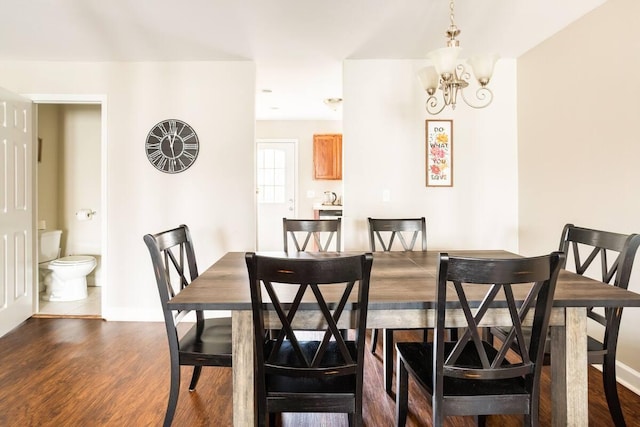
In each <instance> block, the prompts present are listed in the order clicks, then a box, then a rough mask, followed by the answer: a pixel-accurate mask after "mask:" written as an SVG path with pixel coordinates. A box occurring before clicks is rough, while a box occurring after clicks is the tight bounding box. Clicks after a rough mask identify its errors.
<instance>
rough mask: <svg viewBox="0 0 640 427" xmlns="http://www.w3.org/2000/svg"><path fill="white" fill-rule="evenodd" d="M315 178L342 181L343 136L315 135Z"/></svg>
mask: <svg viewBox="0 0 640 427" xmlns="http://www.w3.org/2000/svg"><path fill="white" fill-rule="evenodd" d="M313 178H314V179H342V135H341V134H324V135H313Z"/></svg>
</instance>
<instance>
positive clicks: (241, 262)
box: [168, 250, 640, 427]
mask: <svg viewBox="0 0 640 427" xmlns="http://www.w3.org/2000/svg"><path fill="white" fill-rule="evenodd" d="M441 252H446V253H448V254H449V255H450V256H465V257H478V258H509V257H519V256H520V255H518V254H514V253H511V252H508V251H504V250H447V251H438V250H429V251H408V252H400V251H398V252H375V253H373V267H372V270H371V280H370V288H369V304H368V313H367V328H369V329H374V328H377V329H384V328H389V329H409V328H433V327H434V326H435V315H434V313H435V301H436V278H437V271H438V265H439V254H440V253H441ZM355 253H356V252H351V251H349V252H340V253H337V252H290V253H285V252H264V253H260V252H258V254H260V255H267V256H279V257H295V258H300V257H304V258H314V257H316V258H322V257H331V256H345V255H353V254H355ZM358 253H363V252H358ZM448 294H454V295H452V296H451V301H448V302H447V303H448V304H449V303H450V304H451V310H453V311H454V312H455V310H457V308H456V305H455V301H454V299H455V298H456V297H455V292H452V293H448ZM336 295H337V294H336ZM483 296H484V293H483V292H480V291H478V293H477V295H476V294H474V293H470V294H469V295H468V298H469V303H470V304H471V305H472V306H478V305H479V304H480V302H481V299H482V297H483ZM516 298H517V299H518V298H520V299H523V298H524V295H516ZM327 299H328V301H330V299H331V296H329V297H327ZM168 306H169V308H170V309H173V310H185V309H190V310H225V311H230V312H231V317H232V353H233V354H232V363H233V368H232V371H233V374H232V376H233V392H232V394H233V396H232V398H233V425H234V426H236V427H238V426H254V425H255V424H256V410H255V398H254V331H253V320H252V311H251V296H250V290H249V276H248V272H247V267H246V264H245V252H228V253H226V254H225V255H224V256H222V257H221V258H220V259H219V260H218V261H216V262H215V263H214V264H213V265H211V266H210V267H209V268H207V269H206V270H205V271H204V272H202V273H201V274H200V275H199V276H198V277H197V278H196V279H195V280H193V282H192V283H191V284H190V285H189V286H187V287H186V288H185V289H183V290H182V291H181V292H180V293H179V294H178V295H176V296H175V297H173V298H172V299H171V300H170V301H169V303H168ZM587 307H640V294H637V293H635V292H632V291H629V290H625V289H620V288H616V287H614V286H611V285H608V284H605V283H603V282H600V281H598V280H594V279H591V278H588V277H585V276H581V275H578V274H575V273H573V272H570V271H567V270H561V272H560V274H559V277H558V282H557V286H556V291H555V295H554V303H553V309H552V312H551V317H550V323H549V325H550V331H551V352H552V354H553V357H552V358H551V394H552V414H551V417H552V425H553V426H568V425H570V426H587V425H588V378H587V372H588V371H587V368H588V363H587ZM346 309H347V308H345V310H346ZM458 311H459V316H455V315H454V316H448V318H450V319H451V320H450V323H448V324H447V325H446V326H447V327H450V328H455V327H463V324H464V319H463V315H462V311H461V310H458ZM297 317H298V315H296V320H297V322H298V323H296V324H295V326H297V327H299V328H300V329H303V328H304V327H305V322H308V323H309V324H312V323H313V322H314V319H313V318H311V317H305V316H300V319H297ZM271 321H272V322H274V324H275V322H276V321H275V320H271ZM268 322H269V320H268V321H267V325H269V323H268ZM484 322H485V326H504V325H509V324H510V318H509V315H508V310H506V309H505V308H504V306H502V307H501V306H500V303H499V301H498V302H497V303H496V305H495V306H494V308H492V309H491V314H487V315H485V320H484ZM339 326H343V327H347V326H348V325H339ZM384 344H386V343H384ZM384 344H383V345H384Z"/></svg>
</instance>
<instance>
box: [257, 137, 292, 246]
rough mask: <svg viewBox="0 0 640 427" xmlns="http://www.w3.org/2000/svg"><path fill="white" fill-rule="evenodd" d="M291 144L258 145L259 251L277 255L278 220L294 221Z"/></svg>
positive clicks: (280, 242)
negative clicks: (275, 252) (289, 219)
mask: <svg viewBox="0 0 640 427" xmlns="http://www.w3.org/2000/svg"><path fill="white" fill-rule="evenodd" d="M295 149H296V146H295V142H260V141H259V142H258V145H257V162H256V167H257V169H256V176H257V179H256V182H257V186H258V189H257V192H258V194H257V198H258V203H257V206H258V224H257V229H258V238H257V249H258V250H259V251H281V250H282V246H283V242H282V218H285V217H286V218H295V216H296V200H295V174H296V172H295V171H296V164H295Z"/></svg>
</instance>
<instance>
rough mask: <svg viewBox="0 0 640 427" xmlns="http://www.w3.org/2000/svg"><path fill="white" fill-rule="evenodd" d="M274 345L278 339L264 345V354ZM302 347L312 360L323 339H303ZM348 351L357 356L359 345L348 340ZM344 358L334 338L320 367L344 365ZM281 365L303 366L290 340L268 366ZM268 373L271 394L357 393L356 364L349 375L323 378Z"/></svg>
mask: <svg viewBox="0 0 640 427" xmlns="http://www.w3.org/2000/svg"><path fill="white" fill-rule="evenodd" d="M274 344H275V340H270V341H268V342H267V343H266V344H265V355H269V354H270V353H271V349H272V348H273V346H274ZM299 344H300V348H301V350H302V352H303V354H304V355H305V357H306V358H307V360H312V359H313V355H314V354H315V352H316V350H317V349H318V346H319V345H320V341H301V342H299ZM345 344H346V346H347V350H349V354H350V355H351V357H352V358H353V360H357V359H356V346H355V343H354V342H353V341H346V342H345ZM344 363H345V362H344V358H343V357H342V354H341V353H340V350H339V349H338V346H337V345H336V342H335V341H331V342H330V343H329V346H328V348H327V351H326V353H325V354H324V357H323V358H322V360H321V362H320V368H330V367H333V366H343V365H344ZM273 365H281V366H286V367H298V368H303V366H302V365H301V364H300V363H299V360H298V358H297V357H296V355H295V353H294V350H293V346H292V345H291V343H290V342H289V341H284V342H283V343H282V346H281V347H280V349H279V351H278V353H277V356H276V358H275V359H274V360H273V362H272V363H269V364H267V365H266V366H267V367H269V366H273ZM267 369H268V368H267ZM267 372H268V373H267V375H266V386H267V391H268V392H269V393H272V392H280V393H286V392H291V393H355V392H356V375H355V367H354V371H353V374H349V375H326V376H323V377H317V378H310V377H293V376H285V375H279V374H274V373H269V369H268V371H267Z"/></svg>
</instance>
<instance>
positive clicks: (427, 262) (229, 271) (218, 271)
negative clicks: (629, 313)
mask: <svg viewBox="0 0 640 427" xmlns="http://www.w3.org/2000/svg"><path fill="white" fill-rule="evenodd" d="M446 252H447V253H449V254H450V255H455V256H469V257H483V258H509V257H517V256H518V255H515V254H512V253H509V252H506V251H498V250H476V251H458V250H451V251H446ZM360 253H361V252H360ZM439 253H440V251H427V252H421V251H414V252H376V253H374V254H373V257H374V259H373V267H372V271H371V284H370V289H369V310H384V309H427V308H434V306H435V297H436V295H435V284H436V274H437V269H438V259H439ZM261 254H263V255H269V256H282V257H289V258H292V257H293V258H323V257H331V256H337V254H336V253H335V252H334V253H332V252H329V253H318V252H300V253H291V254H288V255H287V254H286V253H284V252H264V253H261ZM353 254H355V253H353V252H347V253H342V254H341V255H353ZM244 255H245V253H244V252H229V253H227V254H226V255H224V256H223V257H222V258H220V259H219V260H218V261H216V262H215V263H214V264H213V265H212V266H211V267H209V268H208V269H207V270H205V271H204V272H202V273H201V274H200V276H199V277H198V278H197V279H196V280H194V281H193V282H192V283H191V284H190V285H189V286H188V287H187V289H185V290H183V291H182V292H180V293H179V294H178V295H177V296H176V297H174V298H173V299H171V301H169V307H170V308H172V309H201V310H251V296H250V293H249V276H248V273H247V267H246V264H245V258H244ZM448 294H449V292H448ZM451 294H452V295H451V300H452V304H453V303H454V302H453V301H455V300H457V297H456V296H455V292H452V293H451ZM482 296H484V292H478V298H479V299H480V298H482ZM516 297H517V295H516ZM469 298H470V299H471V298H472V296H469ZM328 299H329V300H330V297H328ZM476 302H478V301H476ZM554 306H556V307H640V295H639V294H636V293H634V292H631V291H627V290H624V289H618V288H615V287H613V286H611V285H606V284H604V283H602V282H599V281H596V280H592V279H589V278H587V277H583V276H580V275H578V274H575V273H572V272H569V271H566V270H562V271H561V272H560V276H559V279H558V283H557V287H556V293H555V298H554ZM301 308H302V307H301Z"/></svg>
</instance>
